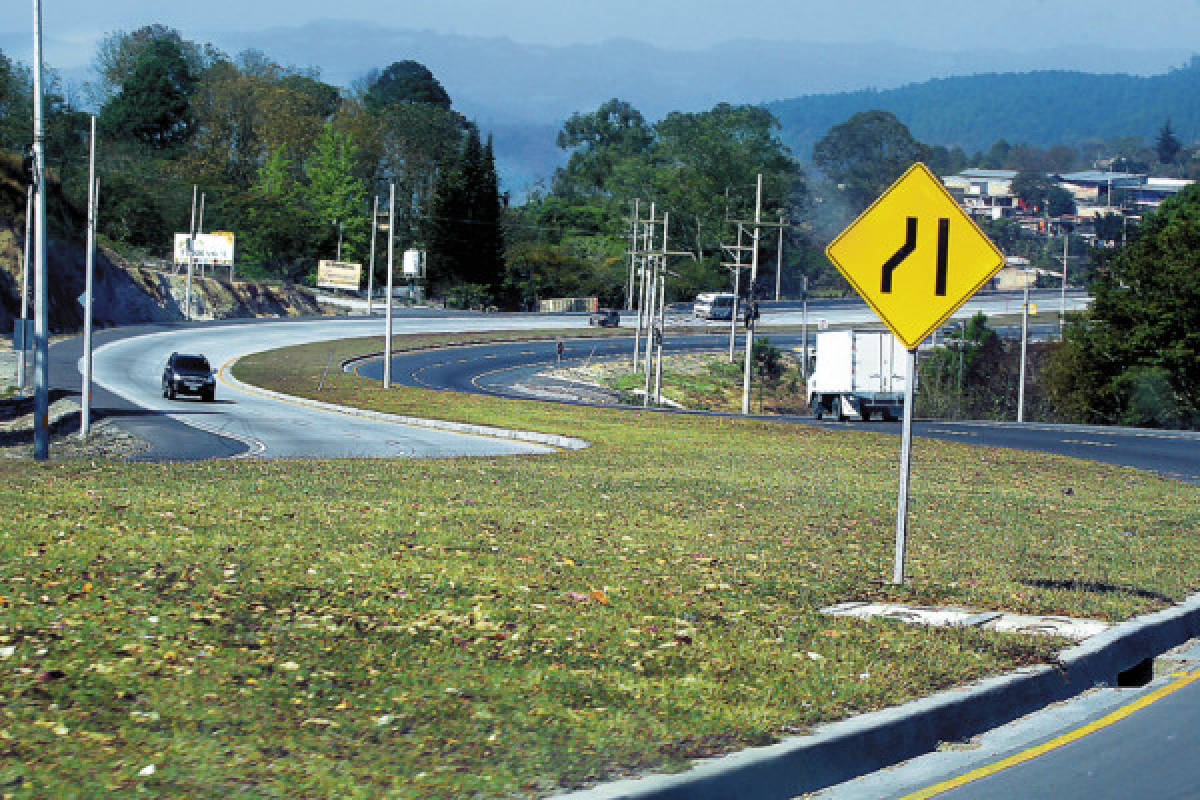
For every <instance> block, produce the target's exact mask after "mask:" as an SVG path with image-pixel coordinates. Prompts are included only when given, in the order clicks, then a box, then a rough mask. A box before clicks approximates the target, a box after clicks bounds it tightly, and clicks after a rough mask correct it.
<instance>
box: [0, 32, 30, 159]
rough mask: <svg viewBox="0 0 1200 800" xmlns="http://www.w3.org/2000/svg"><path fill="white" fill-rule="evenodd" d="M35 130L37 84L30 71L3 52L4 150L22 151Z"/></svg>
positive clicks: (0, 127) (0, 128)
mask: <svg viewBox="0 0 1200 800" xmlns="http://www.w3.org/2000/svg"><path fill="white" fill-rule="evenodd" d="M32 130H33V85H32V77H31V75H30V72H29V68H28V67H26V66H24V65H23V64H20V63H13V61H12V60H11V59H9V58H8V56H6V55H4V53H3V52H0V148H3V149H5V150H12V151H14V152H16V151H20V150H21V149H23V148H24V147H25V146H26V145H28V144H29V140H30V139H31V137H32Z"/></svg>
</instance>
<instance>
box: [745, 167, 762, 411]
mask: <svg viewBox="0 0 1200 800" xmlns="http://www.w3.org/2000/svg"><path fill="white" fill-rule="evenodd" d="M761 225H762V173H761V172H760V173H758V182H757V187H756V189H755V194H754V243H753V245H752V246H753V248H754V249H753V250H751V251H750V287H749V289H748V292H747V295H746V296H747V298H749V299H750V301H751V303H753V299H754V289H755V284H756V283H757V281H758V240H759V236H760V234H761V233H762V229H761ZM750 308H753V305H751V306H750ZM753 347H754V320H747V324H746V367H745V370H744V372H743V374H742V414H749V413H750V361H751V357H752V354H751V351H752V350H753Z"/></svg>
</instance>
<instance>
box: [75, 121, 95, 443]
mask: <svg viewBox="0 0 1200 800" xmlns="http://www.w3.org/2000/svg"><path fill="white" fill-rule="evenodd" d="M98 205H99V187H98V185H97V183H96V117H95V115H93V116H92V140H91V148H90V150H89V153H88V213H87V259H86V261H87V267H86V273H85V275H84V282H83V283H84V288H83V297H84V300H83V386H82V391H81V392H80V394H81V395H82V396H81V399H80V405H81V406H82V407H81V408H80V413H79V433H80V434H81V435H82V436H85V437H86V436H87V435H88V434H89V433H91V430H92V309H93V305H92V275H93V273H94V272H95V258H96V208H97V206H98Z"/></svg>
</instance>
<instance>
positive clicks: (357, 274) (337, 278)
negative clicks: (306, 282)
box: [317, 260, 362, 292]
mask: <svg viewBox="0 0 1200 800" xmlns="http://www.w3.org/2000/svg"><path fill="white" fill-rule="evenodd" d="M361 282H362V264H354V263H350V262H346V261H325V260H321V261H318V262H317V286H320V287H321V288H323V289H349V290H350V291H352V292H357V291H358V285H359V284H360V283H361Z"/></svg>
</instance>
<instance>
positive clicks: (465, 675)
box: [0, 336, 1200, 798]
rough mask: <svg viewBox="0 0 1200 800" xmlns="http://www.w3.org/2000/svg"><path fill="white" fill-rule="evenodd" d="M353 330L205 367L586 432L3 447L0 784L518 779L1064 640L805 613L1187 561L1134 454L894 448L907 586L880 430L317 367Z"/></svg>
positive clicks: (1145, 601)
mask: <svg viewBox="0 0 1200 800" xmlns="http://www.w3.org/2000/svg"><path fill="white" fill-rule="evenodd" d="M473 338H478V337H477V336H475V337H473ZM449 341H451V340H450V339H447V338H446V337H436V338H434V337H398V338H397V340H396V344H397V347H398V348H400V349H402V348H405V347H424V346H430V345H435V344H445V343H447V342H449ZM381 348H382V344H381V341H380V340H361V341H345V342H337V343H326V344H319V345H310V346H304V347H297V348H291V349H288V350H284V351H277V352H273V353H265V354H260V355H258V356H254V357H251V358H247V359H244V360H243V361H242V362H240V363H239V364H238V365H237V366H236V367H235V373H236V374H237V376H238V377H239V378H240V379H242V380H244V381H248V382H250V383H255V384H258V385H262V386H265V387H268V388H271V389H275V390H279V391H284V392H289V393H293V394H297V395H304V396H309V397H314V398H319V399H321V400H324V401H328V402H333V403H343V404H347V405H358V406H365V407H370V408H374V409H377V410H381V411H388V412H394V413H398V414H405V415H416V416H425V417H435V418H440V419H450V420H458V421H465V422H472V423H479V424H488V425H496V426H501V427H510V428H517V429H523V430H536V431H544V432H549V433H559V434H568V435H571V436H578V437H581V438H584V439H587V440H588V441H589V442H591V447H589V448H588V449H586V450H583V451H577V452H570V453H559V454H555V455H549V456H529V457H516V458H494V459H424V460H411V459H397V460H372V461H356V460H341V461H279V462H276V461H254V460H242V461H237V460H235V461H223V462H215V463H203V464H190V465H153V464H124V463H93V462H65V463H52V464H30V463H28V462H21V463H0V504H2V505H3V507H4V508H5V509H6V516H7V520H6V524H5V526H4V532H3V533H0V595H2V597H0V620H2V628H0V693H2V697H3V703H2V704H0V793H2V794H5V795H12V796H14V797H39V796H66V795H71V796H78V797H91V796H100V795H102V794H108V793H111V792H113V791H120V792H125V793H133V792H135V791H142V792H144V793H145V794H147V795H150V796H155V797H190V796H228V797H243V798H266V797H288V798H309V797H311V798H317V797H381V796H387V797H401V798H408V797H412V798H418V797H447V798H460V797H480V798H491V797H523V796H536V795H541V794H547V793H550V792H552V791H554V790H557V789H560V788H562V787H567V786H575V785H580V784H583V783H587V782H591V781H596V780H601V779H605V778H610V777H614V776H617V775H621V774H628V773H630V772H635V771H639V770H643V769H647V768H660V769H674V768H678V767H680V766H681V765H683V764H684V763H686V761H687V760H688V759H690V758H694V757H697V756H703V755H708V754H713V753H718V752H725V751H729V750H733V749H737V748H740V747H743V746H746V745H751V744H761V743H765V742H769V741H773V740H775V739H777V738H779V737H781V736H785V735H787V734H789V733H794V732H800V731H805V730H809V729H811V728H812V726H814V725H817V724H819V723H821V722H825V721H829V720H833V719H837V718H840V717H844V716H847V715H851V714H855V713H859V712H862V711H867V710H871V709H876V708H880V707H883V706H887V705H891V704H895V703H899V702H902V701H904V700H907V699H910V698H913V697H917V696H920V695H924V694H928V693H929V692H932V691H934V690H936V689H940V688H944V687H947V686H951V685H955V684H961V683H964V682H966V681H969V680H971V679H973V678H977V677H980V676H983V675H987V674H994V673H998V672H1002V671H1005V670H1008V669H1011V668H1013V667H1015V666H1018V665H1022V664H1028V663H1034V662H1039V661H1043V660H1046V659H1049V658H1051V657H1052V655H1053V652H1054V651H1055V650H1056V649H1057V648H1059V647H1061V646H1062V643H1061V642H1054V641H1048V640H1045V639H1038V638H1033V637H1022V636H1008V635H1000V634H994V633H988V632H982V631H975V630H931V629H924V628H916V627H909V626H905V625H903V624H900V623H896V622H887V621H875V622H869V621H858V620H848V619H841V618H828V617H825V616H823V615H821V614H820V613H819V611H818V609H819V608H821V607H822V606H824V605H827V604H831V603H836V602H840V601H845V600H855V599H872V598H874V599H882V598H889V599H895V600H902V601H906V602H918V603H953V604H961V605H966V606H970V607H974V608H980V609H992V608H994V609H1006V610H1011V611H1023V612H1037V613H1061V614H1069V615H1073V616H1087V617H1102V618H1106V619H1111V620H1119V619H1124V618H1126V617H1128V616H1131V615H1133V614H1137V613H1139V612H1144V611H1148V610H1151V609H1153V608H1156V607H1160V606H1162V605H1164V604H1166V603H1169V602H1170V601H1172V600H1175V599H1179V598H1182V597H1183V596H1185V595H1187V594H1188V593H1190V592H1191V591H1193V590H1194V589H1195V587H1196V585H1197V583H1198V582H1200V578H1198V576H1200V570H1198V568H1200V554H1198V553H1197V552H1196V548H1195V547H1194V543H1195V540H1196V534H1197V531H1198V530H1200V512H1198V511H1197V509H1198V508H1200V504H1198V503H1197V500H1198V499H1200V495H1198V492H1200V489H1197V488H1196V487H1192V486H1188V485H1184V484H1180V483H1176V482H1172V481H1168V480H1165V479H1162V478H1159V477H1157V476H1154V475H1151V474H1148V473H1143V472H1137V471H1133V470H1127V469H1120V468H1115V467H1109V466H1104V465H1099V464H1091V463H1086V462H1079V461H1072V460H1067V459H1062V458H1057V457H1052V456H1044V455H1038V454H1031V453H1022V452H1017V451H1004V450H996V449H978V448H971V447H967V446H962V445H957V444H953V443H943V442H934V441H927V440H918V441H917V442H915V444H914V470H913V476H912V498H911V500H910V512H911V517H910V527H909V535H910V550H909V562H908V563H909V571H910V574H911V576H912V580H911V583H910V584H909V585H907V586H905V587H903V588H900V587H892V586H890V585H888V584H886V583H885V580H886V578H888V577H889V576H890V570H891V558H892V544H893V535H894V514H895V501H896V497H895V492H896V485H897V476H896V469H897V462H898V453H899V442H898V440H897V439H896V438H895V437H894V436H887V435H882V434H872V433H857V432H848V431H830V430H824V429H819V428H813V427H806V426H793V425H784V424H778V423H771V422H758V421H747V420H740V419H735V418H715V417H697V416H678V415H668V414H654V413H641V412H637V411H632V410H620V409H600V408H582V407H571V406H563V405H553V404H542V403H535V402H525V401H517V400H500V399H495V398H485V397H474V396H464V395H457V394H450V393H440V392H429V391H421V390H412V389H398V388H395V389H392V390H390V391H384V390H382V389H381V388H380V387H379V385H378V384H377V383H374V382H371V381H368V380H364V379H361V378H358V377H356V376H354V375H349V374H345V373H343V372H341V371H340V370H339V369H337V366H336V365H337V364H338V363H340V362H341V361H342V360H344V359H346V358H349V357H351V356H353V355H356V354H362V353H368V352H374V351H378V350H380V349H381ZM330 363H333V364H334V367H333V368H332V369H329V371H328V373H326V372H325V368H326V367H327V365H329V364H330ZM318 386H320V387H321V388H319V389H318ZM1068 487H1069V488H1070V489H1071V491H1070V493H1067V492H1066V491H1065V490H1066V489H1067V488H1068Z"/></svg>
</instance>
